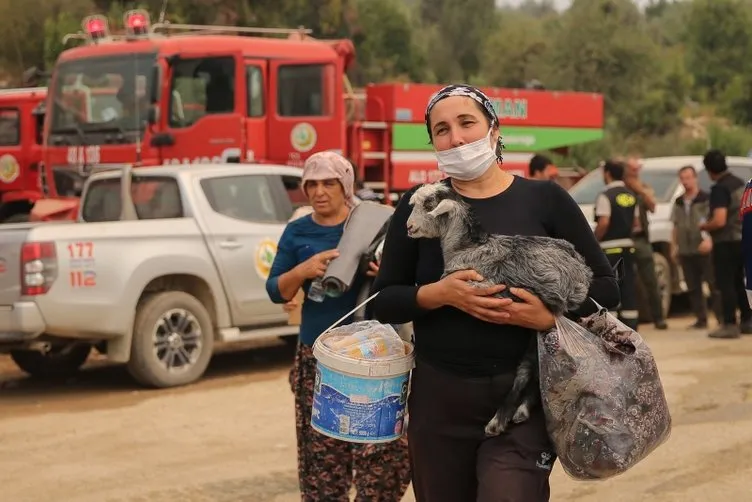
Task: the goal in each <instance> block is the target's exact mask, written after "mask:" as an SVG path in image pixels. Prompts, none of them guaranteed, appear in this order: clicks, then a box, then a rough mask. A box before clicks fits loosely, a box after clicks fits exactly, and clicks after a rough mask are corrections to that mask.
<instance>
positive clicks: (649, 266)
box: [624, 156, 668, 330]
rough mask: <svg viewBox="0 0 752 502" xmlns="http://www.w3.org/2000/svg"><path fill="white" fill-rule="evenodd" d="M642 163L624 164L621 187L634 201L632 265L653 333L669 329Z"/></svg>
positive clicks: (629, 161) (651, 199)
mask: <svg viewBox="0 0 752 502" xmlns="http://www.w3.org/2000/svg"><path fill="white" fill-rule="evenodd" d="M641 168H642V163H641V162H640V159H639V158H637V157H636V156H631V157H629V158H628V159H627V162H626V172H625V173H624V184H625V185H626V187H627V188H628V189H629V190H630V191H632V193H634V194H635V196H636V197H637V208H638V217H637V221H636V223H635V227H634V230H633V233H632V238H633V239H634V248H635V254H634V262H635V265H636V267H637V275H638V276H639V278H640V282H641V283H642V286H643V287H644V288H645V294H646V295H647V300H648V308H649V309H650V314H651V315H652V317H653V323H654V324H655V327H656V329H661V330H663V329H668V324H666V320H665V313H664V312H663V301H662V300H661V294H660V291H659V290H658V280H657V278H656V276H655V260H654V259H653V246H652V245H651V244H650V233H649V228H648V212H651V213H653V212H655V196H654V194H653V190H652V188H650V186H648V185H647V184H645V183H643V182H642V181H641V180H640V169H641Z"/></svg>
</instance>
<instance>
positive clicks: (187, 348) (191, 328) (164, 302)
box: [128, 291, 214, 388]
mask: <svg viewBox="0 0 752 502" xmlns="http://www.w3.org/2000/svg"><path fill="white" fill-rule="evenodd" d="M213 349H214V329H213V327H212V320H211V316H209V313H208V312H207V311H206V309H205V308H204V306H203V305H202V304H201V302H199V301H198V300H197V299H196V298H195V297H193V296H191V295H189V294H187V293H183V292H182V291H168V292H165V293H157V294H155V295H153V296H150V297H148V298H147V299H146V300H145V301H143V302H142V303H141V304H140V305H139V306H138V309H137V311H136V321H135V323H134V325H133V343H132V345H131V357H130V360H129V361H128V372H129V373H130V374H131V376H133V378H135V379H136V380H137V381H138V382H139V383H141V384H143V385H146V386H149V387H160V388H164V387H175V386H178V385H185V384H188V383H191V382H194V381H195V380H198V379H199V378H200V377H201V375H203V374H204V371H206V367H207V366H208V365H209V360H210V359H211V356H212V350H213Z"/></svg>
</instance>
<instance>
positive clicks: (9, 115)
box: [0, 87, 47, 223]
mask: <svg viewBox="0 0 752 502" xmlns="http://www.w3.org/2000/svg"><path fill="white" fill-rule="evenodd" d="M46 97H47V89H46V88H45V87H33V88H19V89H4V90H0V223H12V222H18V221H26V220H28V218H29V212H30V211H31V208H32V206H33V205H34V203H35V202H36V201H37V200H38V199H39V198H41V197H42V194H41V192H40V189H39V164H40V162H41V160H42V124H43V120H44V100H45V98H46Z"/></svg>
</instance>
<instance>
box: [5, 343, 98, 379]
mask: <svg viewBox="0 0 752 502" xmlns="http://www.w3.org/2000/svg"><path fill="white" fill-rule="evenodd" d="M89 352H91V346H90V345H88V344H82V343H76V344H69V345H53V346H52V347H51V348H50V350H48V351H47V352H39V351H35V350H12V351H11V352H10V357H11V359H13V362H15V363H16V364H17V365H18V367H19V368H21V369H22V370H24V371H25V372H26V373H28V374H29V375H31V376H33V377H37V378H59V377H68V376H71V375H73V374H75V373H76V372H77V371H78V370H79V369H80V368H81V366H83V364H84V363H85V362H86V359H87V358H88V357H89Z"/></svg>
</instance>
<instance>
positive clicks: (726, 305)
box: [713, 242, 752, 324]
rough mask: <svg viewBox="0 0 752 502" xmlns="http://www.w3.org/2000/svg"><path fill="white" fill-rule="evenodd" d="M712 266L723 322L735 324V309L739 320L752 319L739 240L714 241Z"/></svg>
mask: <svg viewBox="0 0 752 502" xmlns="http://www.w3.org/2000/svg"><path fill="white" fill-rule="evenodd" d="M713 268H714V269H715V281H716V284H717V285H718V289H719V290H720V292H721V303H722V305H723V323H724V324H736V310H737V309H739V313H740V317H741V319H740V320H741V322H747V321H750V320H752V310H750V308H749V303H748V301H747V292H746V291H745V289H744V261H743V259H742V244H741V242H714V243H713Z"/></svg>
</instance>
